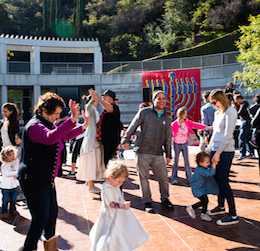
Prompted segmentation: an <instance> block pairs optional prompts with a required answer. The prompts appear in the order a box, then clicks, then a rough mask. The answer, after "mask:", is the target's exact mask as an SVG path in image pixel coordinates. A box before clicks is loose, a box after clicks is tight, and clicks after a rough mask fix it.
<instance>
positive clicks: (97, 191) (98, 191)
mask: <svg viewBox="0 0 260 251" xmlns="http://www.w3.org/2000/svg"><path fill="white" fill-rule="evenodd" d="M88 191H89V193H95V194H100V193H101V190H100V189H99V188H98V187H96V186H93V187H92V188H89V189H88Z"/></svg>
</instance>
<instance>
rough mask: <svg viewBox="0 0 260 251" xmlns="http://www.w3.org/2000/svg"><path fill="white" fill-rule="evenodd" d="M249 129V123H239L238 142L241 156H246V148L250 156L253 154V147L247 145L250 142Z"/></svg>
mask: <svg viewBox="0 0 260 251" xmlns="http://www.w3.org/2000/svg"><path fill="white" fill-rule="evenodd" d="M250 128H251V126H250V121H243V122H242V123H241V126H240V134H239V140H240V154H242V155H243V156H245V155H246V150H247V147H248V150H249V153H250V155H253V154H254V147H253V146H251V144H249V143H248V141H250V140H251V137H250V135H251V132H250Z"/></svg>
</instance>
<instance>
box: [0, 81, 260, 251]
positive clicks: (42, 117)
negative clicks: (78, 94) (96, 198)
mask: <svg viewBox="0 0 260 251" xmlns="http://www.w3.org/2000/svg"><path fill="white" fill-rule="evenodd" d="M82 98H83V99H84V101H85V107H84V108H85V109H84V110H82V111H80V104H78V103H76V102H75V101H72V100H70V101H69V104H68V107H69V109H70V111H69V112H68V113H67V114H65V115H64V116H63V118H60V114H61V113H62V112H63V111H64V110H65V108H66V104H65V102H64V100H63V99H62V98H61V97H60V96H58V95H57V94H55V93H52V92H47V93H45V94H43V95H41V96H40V97H39V100H38V104H37V105H36V106H35V109H34V114H35V115H34V116H33V117H32V118H31V119H30V120H29V121H28V122H27V124H26V125H25V127H24V129H23V132H21V131H20V130H19V111H18V109H17V107H16V105H15V104H13V103H6V104H4V105H3V106H2V114H3V116H4V120H3V122H2V124H1V140H2V150H1V153H0V157H1V163H2V165H1V172H2V180H1V189H2V198H3V199H2V201H3V203H2V218H7V217H8V215H9V213H10V214H18V212H17V210H16V206H15V205H16V200H17V198H18V197H19V196H20V197H22V198H25V200H26V203H27V206H28V208H29V210H30V213H31V216H32V219H31V225H30V228H29V231H28V234H27V237H26V240H25V242H24V245H23V246H22V247H21V248H20V250H21V251H28V250H30V251H31V250H37V243H38V240H39V238H40V236H41V235H42V239H43V242H44V248H45V250H47V251H48V250H58V249H57V238H58V235H57V234H56V232H55V229H56V220H57V215H58V205H57V198H56V189H55V181H54V180H55V178H56V177H57V176H58V175H59V174H60V169H61V165H62V163H63V159H64V154H63V152H64V150H65V149H64V147H65V144H64V143H65V142H68V141H69V140H72V139H73V141H74V147H73V149H71V150H72V156H73V157H72V164H71V167H72V169H71V172H70V173H69V174H68V175H69V176H73V177H74V176H75V178H76V179H77V180H80V181H83V182H85V184H86V185H87V186H88V191H89V192H90V193H95V194H100V193H101V198H102V208H101V212H100V216H99V218H98V220H97V222H96V223H95V224H94V226H93V228H92V230H91V233H90V237H91V241H92V248H91V250H93V251H94V250H112V249H113V247H117V248H119V249H117V250H133V249H135V248H136V247H138V246H140V245H141V244H142V243H144V242H145V241H146V240H147V238H148V234H147V233H146V231H145V230H144V229H143V228H142V227H141V225H140V223H139V222H138V221H137V219H136V218H135V216H134V214H133V213H132V212H131V209H130V204H131V203H130V202H128V201H125V200H124V198H123V195H122V184H123V182H124V181H125V180H126V179H127V178H128V176H129V173H128V170H127V167H126V166H125V164H124V163H123V162H122V161H117V160H115V157H116V155H118V158H120V159H122V158H123V151H124V150H128V149H130V145H131V142H132V140H133V136H134V135H135V140H134V149H133V150H134V151H135V154H136V158H135V160H136V171H137V175H138V177H139V181H140V190H141V197H142V199H143V202H144V210H145V211H146V212H147V213H156V212H155V210H154V208H153V200H152V194H151V191H150V186H149V171H150V170H152V172H153V174H154V176H155V177H156V179H157V181H158V182H159V191H160V195H161V205H162V206H163V207H165V208H167V209H168V210H174V205H173V204H172V203H171V201H170V200H169V197H170V194H169V178H168V175H167V168H166V165H167V164H169V163H170V161H171V159H172V148H173V152H174V161H173V165H172V175H171V179H170V183H171V184H173V185H177V184H178V182H179V181H178V175H177V173H178V168H179V166H178V162H179V156H180V153H181V152H182V155H183V158H184V164H185V165H184V167H185V172H186V178H187V185H189V186H191V191H192V193H193V195H194V197H196V198H198V199H199V202H197V203H195V204H193V205H191V206H187V208H186V211H187V213H188V215H189V216H190V217H191V218H193V219H194V218H196V212H195V210H197V209H198V208H199V207H202V211H201V215H200V218H201V220H204V221H211V220H212V218H211V217H210V216H211V215H221V214H226V209H225V207H224V205H225V200H226V201H227V204H228V209H229V212H228V214H226V215H225V216H224V217H223V218H220V219H219V220H218V221H217V222H216V223H217V224H218V225H231V224H237V223H238V222H239V217H238V216H237V215H236V207H235V201H234V196H233V192H232V189H231V187H230V185H229V172H230V167H231V164H232V160H233V158H234V153H235V139H234V131H235V128H236V125H237V121H238V120H237V119H240V120H239V121H240V134H239V140H240V146H239V148H240V155H239V157H238V159H237V160H242V159H244V158H254V157H255V154H254V150H255V148H256V149H257V151H258V156H259V152H260V150H259V147H258V146H260V131H259V122H260V109H259V108H260V95H256V96H255V98H254V105H252V106H251V107H249V104H248V102H247V101H246V100H244V99H243V96H242V95H241V94H240V93H238V92H237V91H236V90H234V88H233V85H232V83H228V84H227V88H226V89H225V90H224V91H222V90H220V89H215V90H213V91H211V92H210V91H207V92H205V93H203V94H202V98H203V100H204V102H205V105H204V106H202V107H201V123H197V122H194V121H191V120H190V119H189V118H188V110H187V108H186V107H179V108H178V110H177V113H176V115H177V118H176V120H175V121H173V122H171V121H170V119H169V117H168V115H167V114H166V110H165V106H166V95H165V93H164V92H163V91H162V90H157V91H154V92H153V94H152V105H151V106H147V104H145V103H142V104H140V107H139V111H138V112H137V114H136V115H135V117H134V118H133V120H132V122H131V123H130V125H129V126H128V127H127V128H124V127H123V125H122V123H121V121H120V109H119V107H118V106H117V102H118V98H117V97H116V94H115V92H113V91H111V90H106V91H105V92H103V93H102V95H101V97H100V96H99V94H98V93H97V92H96V91H95V90H93V89H90V90H89V95H88V96H84V97H82ZM98 103H99V104H100V105H101V106H102V108H103V112H102V113H101V114H99V112H98V110H97V104H98ZM251 128H253V133H252V135H251V133H250V132H251ZM193 129H197V130H198V135H199V136H200V145H199V149H200V152H199V153H198V154H197V156H196V163H197V167H196V169H195V172H194V173H193V174H192V170H191V167H190V164H189V154H188V145H191V144H192V142H193V138H194V137H196V134H195V132H194V131H193ZM21 135H22V136H21ZM117 150H118V151H117ZM247 151H248V153H249V154H248V155H246V153H247ZM46 156H48V158H46ZM78 156H79V162H78V163H79V165H78V170H77V173H76V161H77V157H78ZM259 166H260V161H259ZM103 178H105V182H104V184H103V187H102V190H100V189H99V188H98V187H97V186H95V181H96V180H100V179H103ZM18 181H19V182H18ZM208 194H214V195H217V196H218V199H217V202H218V206H217V207H216V208H214V209H212V210H208V208H207V206H208V197H207V195H208ZM23 196H24V197H23ZM8 204H10V205H9V206H8ZM128 222H131V224H128ZM124 224H127V225H129V226H130V225H131V226H132V227H133V228H134V229H135V231H130V232H129V231H127V234H126V233H125V231H124ZM114 231H117V232H118V235H119V236H120V242H118V240H119V239H118V238H117V237H115V236H117V235H115V234H114ZM119 232H120V233H119ZM124 233H125V234H124ZM113 238H114V239H113Z"/></svg>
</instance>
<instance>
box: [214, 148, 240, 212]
mask: <svg viewBox="0 0 260 251" xmlns="http://www.w3.org/2000/svg"><path fill="white" fill-rule="evenodd" d="M214 154H215V152H212V154H211V156H213V155H214ZM233 157H234V152H222V153H221V154H220V161H219V163H218V165H217V167H216V174H215V176H214V177H215V179H216V182H217V184H218V186H219V196H218V205H219V206H220V207H224V205H225V204H224V202H225V199H227V203H228V208H229V214H230V215H232V216H235V215H236V207H235V200H234V195H233V192H232V190H231V188H230V185H229V180H228V177H229V172H230V167H231V164H232V159H233Z"/></svg>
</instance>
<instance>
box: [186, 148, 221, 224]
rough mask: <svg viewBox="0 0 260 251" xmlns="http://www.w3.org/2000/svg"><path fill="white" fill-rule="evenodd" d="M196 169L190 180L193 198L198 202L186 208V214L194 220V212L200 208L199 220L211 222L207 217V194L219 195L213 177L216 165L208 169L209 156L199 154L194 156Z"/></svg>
mask: <svg viewBox="0 0 260 251" xmlns="http://www.w3.org/2000/svg"><path fill="white" fill-rule="evenodd" d="M196 163H197V165H198V166H197V167H196V169H195V172H194V174H193V176H192V179H191V183H190V185H191V189H192V193H193V195H194V196H195V197H197V198H198V199H199V200H200V202H197V203H195V204H193V205H192V206H189V207H187V208H186V211H187V213H188V214H189V216H190V217H191V218H192V219H195V218H196V213H195V210H196V209H197V208H199V207H202V213H201V215H200V218H201V220H205V221H212V218H211V217H210V216H209V215H207V207H208V202H209V200H208V196H207V194H214V195H218V194H219V188H218V185H217V182H216V180H215V179H214V177H213V175H214V174H215V172H216V170H215V168H216V164H214V163H213V164H212V167H210V155H209V154H207V153H205V152H200V153H198V154H197V156H196Z"/></svg>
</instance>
